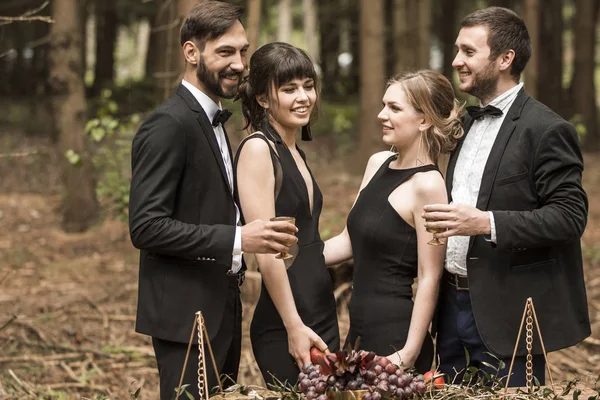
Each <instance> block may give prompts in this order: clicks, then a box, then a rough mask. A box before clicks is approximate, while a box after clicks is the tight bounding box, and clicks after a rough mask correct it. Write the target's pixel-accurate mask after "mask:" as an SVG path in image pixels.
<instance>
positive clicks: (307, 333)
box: [287, 324, 327, 369]
mask: <svg viewBox="0 0 600 400" xmlns="http://www.w3.org/2000/svg"><path fill="white" fill-rule="evenodd" d="M287 334H288V348H289V352H290V354H291V355H292V357H294V360H296V363H297V364H298V368H300V369H302V367H304V366H305V365H306V364H310V349H311V347H313V346H314V347H316V348H318V349H319V350H321V351H323V352H325V351H326V350H327V344H325V342H324V341H323V339H321V337H320V336H319V335H317V334H316V333H315V332H314V331H313V330H312V329H310V328H309V327H308V326H306V325H304V324H303V325H301V326H300V327H297V328H293V329H288V332H287Z"/></svg>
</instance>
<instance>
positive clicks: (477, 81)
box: [464, 62, 498, 99]
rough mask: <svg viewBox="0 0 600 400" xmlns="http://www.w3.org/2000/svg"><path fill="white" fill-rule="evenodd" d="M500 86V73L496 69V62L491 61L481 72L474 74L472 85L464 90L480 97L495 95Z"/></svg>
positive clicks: (485, 97)
mask: <svg viewBox="0 0 600 400" xmlns="http://www.w3.org/2000/svg"><path fill="white" fill-rule="evenodd" d="M497 87H498V74H496V72H495V71H494V63H492V62H490V63H489V64H488V65H486V66H485V68H484V69H483V70H481V71H480V72H478V73H476V74H473V82H472V83H471V86H469V87H468V88H466V89H465V90H464V91H465V92H467V93H469V94H470V95H472V96H475V97H477V98H478V99H487V98H490V97H493V96H494V94H495V93H496V90H497Z"/></svg>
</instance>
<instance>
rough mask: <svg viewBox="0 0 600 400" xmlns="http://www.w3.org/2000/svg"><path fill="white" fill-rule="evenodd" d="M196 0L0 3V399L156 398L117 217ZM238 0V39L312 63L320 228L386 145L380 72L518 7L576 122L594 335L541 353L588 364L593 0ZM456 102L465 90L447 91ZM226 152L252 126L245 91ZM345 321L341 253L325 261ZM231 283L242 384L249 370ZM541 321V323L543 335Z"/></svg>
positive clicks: (562, 108) (584, 371) (597, 341)
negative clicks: (141, 130)
mask: <svg viewBox="0 0 600 400" xmlns="http://www.w3.org/2000/svg"><path fill="white" fill-rule="evenodd" d="M198 2H199V1H198V0H49V1H48V0H0V109H1V110H2V112H0V398H15V399H16V398H19V399H21V398H48V399H54V398H57V399H63V398H94V399H105V398H115V399H117V398H128V397H130V396H137V397H138V398H143V399H157V398H158V395H157V382H158V379H157V375H158V374H157V370H156V364H155V361H154V358H153V356H152V347H151V345H150V341H149V339H148V338H147V337H143V336H141V335H138V334H136V333H135V332H134V325H133V322H134V316H135V307H136V299H137V257H138V254H137V251H136V250H135V249H134V248H133V247H132V245H131V243H130V241H129V237H128V230H127V224H126V219H127V204H128V200H129V197H128V190H129V180H130V176H131V173H130V145H131V139H132V137H133V135H134V134H135V131H136V129H137V127H138V126H139V124H140V122H141V121H143V119H144V118H145V117H146V116H147V115H148V113H149V112H151V111H152V109H153V108H154V107H155V106H156V105H158V104H160V102H162V101H163V100H164V99H165V98H168V97H169V96H170V95H171V94H172V93H173V91H174V88H175V87H176V85H177V84H178V83H179V81H180V79H181V72H182V70H183V58H182V57H181V50H180V45H179V26H180V25H181V22H182V18H183V16H184V15H185V14H186V13H187V12H188V11H189V10H190V9H191V8H192V7H193V6H194V5H195V4H196V3H198ZM229 2H231V3H235V4H239V5H243V6H245V7H246V17H245V18H244V21H243V22H244V25H245V27H246V30H247V33H248V38H249V41H250V43H251V48H250V53H251V52H252V51H253V50H254V49H256V47H258V46H260V45H261V44H264V43H268V42H271V41H275V40H278V41H286V42H291V43H292V44H294V45H297V46H299V47H302V48H304V49H306V50H307V51H308V52H309V54H310V55H311V56H312V57H313V59H314V61H315V64H316V65H317V67H318V70H319V73H320V75H321V82H322V85H321V86H322V87H321V93H322V109H321V115H320V116H319V118H318V121H317V122H316V123H315V124H314V125H313V134H314V136H315V140H314V141H313V142H311V143H306V144H304V143H303V144H302V146H303V147H304V149H305V150H306V152H307V154H308V158H309V164H310V165H311V167H312V170H313V172H314V174H315V176H316V178H317V180H318V182H319V185H320V187H321V189H322V191H323V193H324V197H325V200H324V211H323V214H322V218H321V223H320V229H321V234H322V237H323V238H324V239H326V238H328V237H330V236H332V235H334V234H336V233H337V232H339V231H340V230H341V229H343V227H344V224H345V218H346V215H347V213H348V211H349V209H350V207H351V205H352V202H353V200H354V198H355V196H356V191H357V190H358V187H359V184H360V179H361V174H362V172H363V168H364V165H365V162H366V159H367V158H368V156H369V155H370V154H372V153H373V152H375V151H377V150H379V149H381V148H382V147H381V146H382V145H381V142H380V134H379V132H380V124H379V122H378V121H377V118H376V116H377V114H378V112H379V109H380V104H381V98H382V95H383V91H384V88H385V80H386V78H387V77H389V76H391V75H393V74H394V73H396V72H399V71H402V70H405V69H409V68H410V69H415V68H433V69H436V70H439V71H440V72H442V73H443V74H444V75H446V76H447V77H448V78H449V79H451V80H452V81H454V82H456V76H455V73H454V71H453V70H452V67H451V62H452V59H453V58H454V55H455V49H454V41H455V39H456V35H457V33H458V30H459V21H460V19H461V18H462V17H463V16H464V15H466V14H467V13H469V12H471V11H473V10H475V9H478V8H482V7H485V6H488V5H498V6H505V7H509V8H512V9H514V10H515V11H517V12H518V13H519V14H520V15H521V16H522V17H523V18H524V19H525V21H526V23H527V26H528V29H529V32H530V35H531V37H532V44H533V57H532V59H531V61H530V62H529V64H528V66H527V68H526V70H525V73H524V76H523V80H524V82H525V87H526V90H527V91H528V92H529V93H530V94H531V95H532V96H533V97H535V98H537V99H538V100H540V101H542V102H543V103H545V104H546V105H548V106H549V107H550V108H552V109H553V110H554V111H556V112H557V113H559V114H560V115H561V116H563V117H564V118H565V119H567V120H569V121H571V122H572V123H573V124H574V125H575V126H576V128H577V131H578V133H579V136H580V139H581V143H582V148H583V150H584V159H585V166H586V169H585V172H584V187H585V189H586V191H587V193H588V196H589V200H590V215H589V223H588V227H587V229H586V232H585V234H584V237H583V239H582V245H583V248H584V257H585V273H586V286H587V289H588V298H589V308H590V315H591V318H592V323H593V326H592V332H593V333H592V337H590V338H588V339H587V340H586V341H585V342H584V343H581V344H580V345H578V346H576V347H573V348H570V349H567V350H563V351H560V352H557V353H553V354H551V355H550V361H551V370H552V371H553V373H554V374H555V378H557V379H558V380H561V379H572V378H574V377H576V378H578V379H581V380H582V381H584V382H585V383H586V384H587V385H589V386H593V384H594V380H595V378H596V377H597V376H598V373H599V372H600V369H599V368H598V365H599V364H600V272H599V269H598V263H600V240H599V239H600V221H599V218H600V200H598V199H599V196H598V195H600V156H599V155H598V152H599V151H600V127H599V126H598V101H599V99H598V97H599V93H598V92H597V90H596V87H597V85H598V79H599V78H600V76H599V74H600V70H599V69H598V57H599V51H598V33H599V32H598V15H599V8H600V0H545V1H542V0H504V1H492V0H489V1H481V0H437V1H435V0H336V1H326V0H321V1H318V0H230V1H229ZM456 94H457V96H458V97H459V99H460V100H461V101H462V102H467V103H469V104H473V103H475V99H473V98H470V97H467V96H465V95H464V94H462V93H460V92H459V91H458V90H457V91H456ZM224 106H225V107H227V108H229V109H230V110H233V111H235V113H234V116H233V117H232V119H231V120H230V122H228V132H229V134H230V137H231V139H232V143H233V146H234V149H235V148H236V147H237V144H238V143H239V141H240V140H241V139H242V138H243V137H244V136H245V135H246V132H244V131H242V128H241V127H242V126H243V121H242V119H241V113H240V112H239V104H237V103H232V102H230V101H226V102H224ZM331 272H332V276H333V279H334V281H335V285H336V292H335V294H336V298H337V301H338V310H339V315H340V321H341V331H342V335H344V334H345V332H346V330H347V301H348V299H349V296H350V295H351V282H350V281H349V276H350V275H351V264H345V265H342V266H338V267H336V268H334V269H332V270H331ZM259 291H260V275H259V274H258V273H257V272H255V271H250V272H249V274H248V279H247V282H246V284H245V285H244V287H243V298H244V310H245V314H244V315H245V317H244V328H245V331H244V334H245V337H244V353H243V357H242V365H241V370H240V382H241V383H245V384H249V383H253V384H261V383H262V381H261V378H260V374H259V372H258V369H257V367H256V364H255V363H254V360H253V356H252V351H251V349H250V347H249V339H248V335H247V333H248V329H247V328H248V323H249V320H250V318H251V315H252V312H253V307H254V304H255V303H256V300H257V298H258V294H259ZM542 333H543V332H542Z"/></svg>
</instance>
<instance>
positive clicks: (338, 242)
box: [323, 151, 393, 266]
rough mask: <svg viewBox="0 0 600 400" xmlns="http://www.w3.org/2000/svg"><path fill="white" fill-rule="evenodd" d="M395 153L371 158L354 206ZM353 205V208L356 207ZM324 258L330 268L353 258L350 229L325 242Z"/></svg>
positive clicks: (377, 154)
mask: <svg viewBox="0 0 600 400" xmlns="http://www.w3.org/2000/svg"><path fill="white" fill-rule="evenodd" d="M392 154H393V153H391V152H389V151H381V152H379V153H375V154H373V155H372V156H371V157H370V158H369V162H368V163H367V168H366V169H365V173H364V175H363V179H362V182H361V184H360V189H359V190H358V194H357V195H356V198H355V199H354V204H356V200H357V199H358V196H359V195H360V192H361V190H363V189H364V187H365V186H367V184H368V183H369V182H370V181H371V178H373V175H375V172H377V170H378V169H379V167H381V164H383V163H384V162H385V160H387V159H388V158H390V157H391V156H392ZM354 204H352V207H354ZM323 256H324V257H325V265H327V266H330V265H334V264H340V263H342V262H344V261H348V260H349V259H351V258H352V243H351V242H350V235H349V234H348V227H345V228H344V230H343V232H342V233H340V234H339V235H337V236H334V237H332V238H331V239H328V240H326V241H325V247H324V249H323Z"/></svg>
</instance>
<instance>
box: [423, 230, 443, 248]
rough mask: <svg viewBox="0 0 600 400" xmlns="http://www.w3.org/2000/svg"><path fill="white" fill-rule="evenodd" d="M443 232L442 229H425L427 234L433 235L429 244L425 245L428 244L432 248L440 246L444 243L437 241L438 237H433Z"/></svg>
mask: <svg viewBox="0 0 600 400" xmlns="http://www.w3.org/2000/svg"><path fill="white" fill-rule="evenodd" d="M444 231H445V229H444V228H427V232H429V233H433V239H431V240H430V241H429V242H427V244H430V245H432V246H442V245H443V244H444V243H443V242H442V241H441V240H440V239H438V237H437V236H435V234H436V233H442V232H444Z"/></svg>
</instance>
